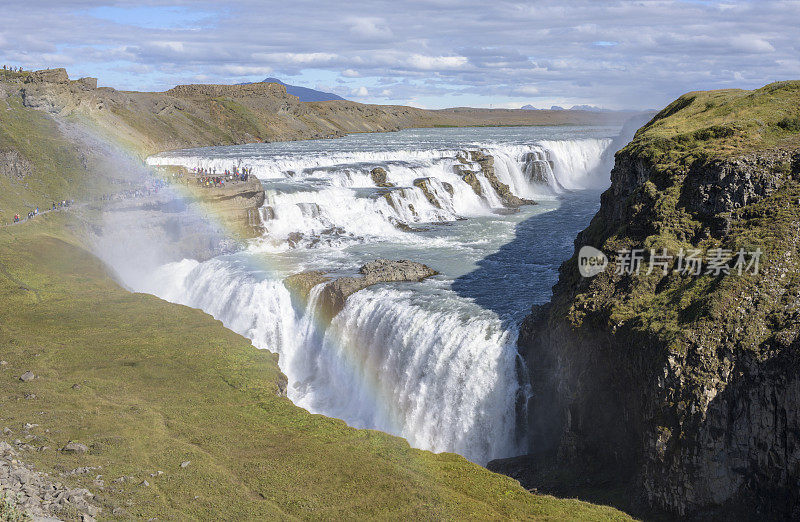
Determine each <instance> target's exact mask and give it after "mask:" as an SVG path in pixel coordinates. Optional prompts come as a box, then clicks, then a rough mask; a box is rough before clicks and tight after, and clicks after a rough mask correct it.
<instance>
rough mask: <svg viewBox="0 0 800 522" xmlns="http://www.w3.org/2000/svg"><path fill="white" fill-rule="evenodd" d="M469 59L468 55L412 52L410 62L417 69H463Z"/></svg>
mask: <svg viewBox="0 0 800 522" xmlns="http://www.w3.org/2000/svg"><path fill="white" fill-rule="evenodd" d="M468 62H469V60H468V59H467V57H466V56H425V55H422V54H412V55H411V56H410V57H409V58H408V64H409V65H410V66H411V67H413V68H415V69H422V70H425V71H431V70H434V69H462V68H464V67H465V66H466V65H467V63H468Z"/></svg>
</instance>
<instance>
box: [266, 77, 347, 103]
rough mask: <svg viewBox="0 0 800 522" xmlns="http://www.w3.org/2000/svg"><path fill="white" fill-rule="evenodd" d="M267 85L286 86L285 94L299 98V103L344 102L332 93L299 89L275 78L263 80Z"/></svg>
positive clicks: (305, 88) (306, 88)
mask: <svg viewBox="0 0 800 522" xmlns="http://www.w3.org/2000/svg"><path fill="white" fill-rule="evenodd" d="M264 81H265V82H268V83H280V84H281V85H285V86H286V92H288V93H289V94H291V95H292V96H297V97H298V98H300V101H301V102H317V101H330V100H344V98H342V97H341V96H339V95H337V94H333V93H332V92H323V91H318V90H316V89H309V88H308V87H300V86H299V85H289V84H288V83H283V82H282V81H280V80H279V79H277V78H265V79H264Z"/></svg>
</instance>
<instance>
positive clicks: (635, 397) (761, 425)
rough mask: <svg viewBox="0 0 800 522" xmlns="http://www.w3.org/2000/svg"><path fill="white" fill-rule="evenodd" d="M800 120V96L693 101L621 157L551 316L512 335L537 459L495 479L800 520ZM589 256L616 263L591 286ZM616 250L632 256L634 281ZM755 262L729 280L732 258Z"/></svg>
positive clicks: (790, 92)
mask: <svg viewBox="0 0 800 522" xmlns="http://www.w3.org/2000/svg"><path fill="white" fill-rule="evenodd" d="M798 102H800V82H786V83H782V84H773V85H770V86H767V87H765V88H763V89H759V90H757V91H753V92H748V91H721V92H709V93H691V94H689V95H686V96H684V97H682V98H681V99H679V100H678V101H676V102H675V103H673V104H672V105H670V106H669V107H668V108H667V109H665V110H664V111H662V112H661V113H659V114H658V115H657V116H656V117H655V118H654V119H653V120H652V121H651V122H650V123H649V124H648V125H646V126H645V127H644V128H642V129H641V130H640V131H639V132H638V133H637V135H636V137H635V138H634V140H633V141H632V142H631V144H629V145H628V146H627V147H626V148H625V149H623V150H622V151H620V152H619V153H618V154H617V157H616V165H615V167H614V169H613V171H612V186H611V188H609V189H608V191H606V192H605V193H604V194H603V196H602V204H601V209H600V211H599V212H598V214H597V215H596V216H595V218H594V219H593V221H592V223H591V224H590V226H589V227H588V228H587V229H586V230H584V231H583V232H582V233H581V234H580V235H579V237H578V238H577V239H576V243H575V244H576V255H575V256H573V258H572V259H570V260H568V261H567V262H565V263H564V264H563V265H562V267H561V270H560V278H559V282H558V284H557V285H556V286H555V287H554V292H553V299H552V302H551V303H550V304H549V305H547V306H544V307H535V308H534V311H533V313H532V314H531V316H529V317H528V318H527V319H526V320H525V323H524V324H523V326H522V331H521V336H520V348H521V350H522V351H523V353H524V356H525V358H526V360H527V363H528V367H529V368H530V369H531V370H530V372H531V384H532V386H533V390H534V393H533V399H532V400H531V402H530V404H529V416H528V418H529V419H530V426H529V430H530V433H531V439H532V446H531V451H532V455H531V456H529V457H527V458H525V459H517V460H513V459H512V460H510V461H504V462H495V463H492V464H491V465H490V467H493V468H494V469H496V470H499V471H503V472H506V473H509V474H512V475H515V476H517V477H518V478H520V479H521V480H523V482H527V485H529V486H532V487H543V486H545V487H546V486H547V484H552V483H553V480H554V479H553V473H550V474H549V475H550V476H548V472H549V471H552V470H553V469H558V470H559V473H562V475H563V470H564V469H569V470H571V472H572V473H573V475H572V476H573V477H580V480H581V484H582V485H583V481H586V482H587V483H588V484H590V485H596V486H603V487H610V488H619V487H625V488H628V493H627V494H626V495H625V496H626V497H627V498H628V499H632V502H630V505H632V506H634V507H635V506H637V504H638V506H639V507H644V509H657V510H663V511H667V512H669V513H672V514H674V515H680V516H705V515H707V514H709V513H713V512H716V513H720V512H726V513H734V514H736V515H753V516H770V517H779V518H780V517H786V518H797V517H798V516H800V337H798V335H799V333H800V263H799V262H798V248H799V247H800V136H798V133H797V132H796V131H791V130H790V129H791V126H786V125H783V124H782V122H785V121H787V119H789V120H792V119H794V118H797V117H798V112H799V111H798V107H800V104H799V103H798ZM584 245H590V246H594V247H596V248H599V249H600V250H601V251H603V252H604V253H605V254H606V255H607V256H608V257H609V259H610V260H611V262H610V265H609V267H608V268H607V269H606V270H605V271H604V272H602V273H600V274H599V275H596V276H595V277H593V278H584V277H581V276H580V275H579V270H578V256H577V251H578V249H579V248H580V247H581V246H584ZM623 249H630V250H635V249H641V254H642V261H641V265H640V267H641V270H640V271H639V272H638V273H635V272H634V271H633V270H628V269H630V268H631V267H630V266H629V265H626V264H625V258H623V257H620V254H619V253H618V252H619V251H620V250H623ZM693 249H697V250H699V251H700V252H701V257H702V259H703V264H702V265H701V270H700V271H699V273H697V274H695V273H694V272H693V271H692V270H689V271H687V270H685V268H686V266H685V256H683V257H682V256H681V253H682V252H683V254H686V253H688V252H689V251H690V250H693ZM716 249H721V252H723V253H726V255H725V256H724V257H725V261H724V263H722V264H723V265H724V268H723V269H721V270H718V271H714V270H710V271H709V267H710V266H712V265H711V264H712V261H711V258H712V257H714V256H715V255H716V254H714V252H716ZM756 250H760V251H761V255H760V265H759V270H758V273H757V274H755V273H753V272H754V271H753V266H752V265H750V267H749V270H748V269H745V270H742V273H741V274H740V273H739V270H738V269H737V265H736V260H737V259H738V258H737V252H739V251H742V252H748V253H749V252H754V251H756ZM664 252H667V253H668V254H669V257H668V258H667V257H663V258H660V257H658V256H659V255H660V254H663V253H664ZM752 257H753V256H752V255H751V256H750V257H749V258H748V259H749V261H752ZM662 260H666V262H665V264H664V265H663V267H662V265H660V264H653V265H652V266H654V267H655V269H652V270H650V266H651V265H650V263H651V262H653V263H654V262H657V261H662ZM682 262H683V263H684V265H681V263H682ZM745 268H746V267H745ZM562 486H563V484H562Z"/></svg>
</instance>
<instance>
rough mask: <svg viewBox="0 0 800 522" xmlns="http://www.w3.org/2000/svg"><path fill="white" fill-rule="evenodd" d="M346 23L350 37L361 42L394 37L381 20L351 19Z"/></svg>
mask: <svg viewBox="0 0 800 522" xmlns="http://www.w3.org/2000/svg"><path fill="white" fill-rule="evenodd" d="M348 22H349V26H350V35H351V36H354V37H356V38H359V39H362V40H386V39H390V38H392V36H394V34H393V33H392V30H391V29H389V27H388V26H386V23H385V22H384V20H383V19H381V18H374V17H353V18H350V19H349V20H348Z"/></svg>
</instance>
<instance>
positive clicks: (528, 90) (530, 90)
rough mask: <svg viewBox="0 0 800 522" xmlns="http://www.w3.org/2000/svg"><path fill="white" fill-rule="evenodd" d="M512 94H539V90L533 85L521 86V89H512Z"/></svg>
mask: <svg viewBox="0 0 800 522" xmlns="http://www.w3.org/2000/svg"><path fill="white" fill-rule="evenodd" d="M514 92H516V93H517V94H529V95H533V94H539V88H538V87H536V86H534V85H523V86H522V87H517V88H516V89H514Z"/></svg>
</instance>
